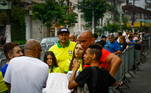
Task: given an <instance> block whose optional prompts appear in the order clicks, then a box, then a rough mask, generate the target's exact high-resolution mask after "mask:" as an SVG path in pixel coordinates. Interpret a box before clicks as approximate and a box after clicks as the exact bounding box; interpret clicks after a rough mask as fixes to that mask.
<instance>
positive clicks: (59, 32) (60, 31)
mask: <svg viewBox="0 0 151 93" xmlns="http://www.w3.org/2000/svg"><path fill="white" fill-rule="evenodd" d="M64 32H65V33H70V32H69V30H68V29H67V28H60V29H59V30H58V32H57V34H58V35H59V34H61V33H64Z"/></svg>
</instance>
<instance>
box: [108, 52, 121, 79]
mask: <svg viewBox="0 0 151 93" xmlns="http://www.w3.org/2000/svg"><path fill="white" fill-rule="evenodd" d="M106 61H107V62H109V64H110V70H109V73H110V74H111V76H113V77H114V76H115V75H116V73H117V71H118V69H119V67H120V64H121V62H122V60H121V58H120V57H118V56H116V55H115V54H112V53H111V54H110V55H109V56H108V57H107V59H106Z"/></svg>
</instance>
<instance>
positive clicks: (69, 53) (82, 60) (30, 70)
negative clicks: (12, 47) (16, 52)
mask: <svg viewBox="0 0 151 93" xmlns="http://www.w3.org/2000/svg"><path fill="white" fill-rule="evenodd" d="M57 34H58V38H59V41H58V43H57V44H55V45H54V46H52V47H51V48H50V49H49V51H48V52H46V53H45V56H44V62H43V61H41V60H40V59H39V58H40V52H41V47H40V43H39V42H38V41H36V40H28V41H27V42H26V44H25V47H24V56H22V55H20V56H21V57H15V58H13V59H11V60H10V61H9V66H8V68H7V70H6V75H5V76H4V81H5V82H6V83H7V84H8V85H11V86H10V93H42V89H43V87H46V81H47V78H48V73H65V74H67V73H68V72H69V71H72V72H73V73H72V75H71V76H70V78H69V86H68V87H69V88H74V87H75V85H74V87H73V85H72V82H74V83H75V81H73V80H74V79H75V78H76V77H75V73H74V72H76V71H77V70H78V71H79V72H80V73H84V72H85V69H88V68H91V67H93V65H92V64H91V63H93V62H94V63H95V64H97V66H96V65H94V67H96V68H97V69H98V71H99V72H98V74H99V73H106V74H99V75H98V76H97V77H95V78H96V80H95V82H97V80H98V79H97V78H99V77H100V78H101V76H102V75H103V76H102V77H106V76H107V77H109V78H108V79H111V82H108V83H106V81H108V80H105V82H104V83H106V85H105V84H104V83H102V82H101V81H102V80H101V79H99V80H100V81H99V82H100V83H102V85H101V86H100V85H99V84H97V83H94V81H93V80H90V78H88V79H87V80H85V82H83V83H87V84H88V89H89V91H90V93H98V92H99V91H106V92H105V93H108V92H107V89H108V87H109V85H113V84H114V83H115V80H114V79H113V78H114V76H115V75H116V72H117V71H118V68H119V66H120V64H121V59H120V58H119V57H118V56H117V55H115V54H113V53H111V52H109V51H107V50H106V49H104V48H102V46H100V45H97V44H95V38H94V35H93V34H92V32H91V31H85V32H82V33H81V34H80V36H79V37H78V38H77V41H76V42H73V41H70V40H69V35H70V32H69V30H68V29H67V28H61V29H59V31H58V33H57ZM90 45H92V48H91V47H90ZM93 47H94V49H93ZM98 47H99V49H98ZM91 49H92V50H91ZM87 51H89V52H88V53H87ZM88 54H91V56H90V55H88ZM99 54H101V55H99ZM98 55H99V56H98ZM86 60H88V61H89V62H87V61H86ZM45 63H46V64H45ZM102 68H103V69H102ZM104 69H106V70H104ZM92 70H93V69H92ZM93 73H94V72H93ZM79 75H80V74H79ZM87 75H89V73H87ZM73 76H74V77H73ZM94 76H95V75H94ZM77 77H80V76H77ZM85 77H88V76H85ZM73 78H74V79H73ZM91 78H94V77H93V75H92V76H91ZM80 79H82V80H80V81H83V79H84V77H83V78H80ZM89 81H91V83H90V82H89ZM83 83H80V82H76V86H77V85H78V84H83ZM92 84H96V85H94V89H91V86H92ZM115 85H117V84H115ZM99 87H105V90H98V88H99ZM97 91H98V92H97Z"/></svg>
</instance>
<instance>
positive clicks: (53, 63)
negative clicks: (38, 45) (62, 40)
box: [44, 51, 61, 73]
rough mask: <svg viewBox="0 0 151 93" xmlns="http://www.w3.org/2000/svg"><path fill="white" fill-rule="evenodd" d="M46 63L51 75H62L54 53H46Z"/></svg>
mask: <svg viewBox="0 0 151 93" xmlns="http://www.w3.org/2000/svg"><path fill="white" fill-rule="evenodd" d="M44 62H45V63H46V64H48V66H49V73H61V70H60V68H59V67H58V64H57V60H56V57H55V55H54V53H53V52H52V51H47V52H46V53H45V55H44Z"/></svg>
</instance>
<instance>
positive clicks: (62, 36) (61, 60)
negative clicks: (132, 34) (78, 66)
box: [49, 28, 76, 73]
mask: <svg viewBox="0 0 151 93" xmlns="http://www.w3.org/2000/svg"><path fill="white" fill-rule="evenodd" d="M57 35H58V38H59V41H58V42H57V44H55V45H53V46H52V47H51V48H50V49H49V51H53V53H54V54H55V56H56V59H57V63H58V66H59V68H60V69H61V72H62V73H67V72H68V71H69V65H70V62H71V59H72V57H73V51H74V48H75V45H76V43H75V42H72V41H70V40H69V35H70V32H69V30H68V29H67V28H60V29H59V30H58V32H57Z"/></svg>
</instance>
